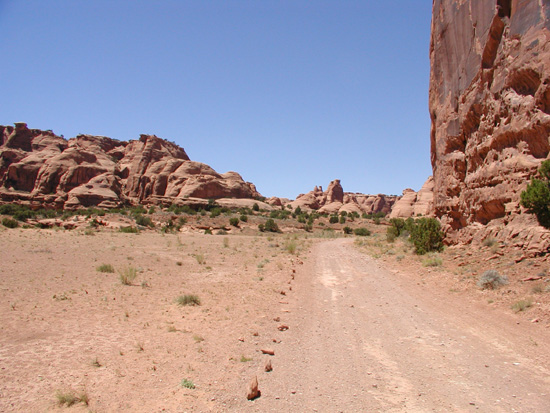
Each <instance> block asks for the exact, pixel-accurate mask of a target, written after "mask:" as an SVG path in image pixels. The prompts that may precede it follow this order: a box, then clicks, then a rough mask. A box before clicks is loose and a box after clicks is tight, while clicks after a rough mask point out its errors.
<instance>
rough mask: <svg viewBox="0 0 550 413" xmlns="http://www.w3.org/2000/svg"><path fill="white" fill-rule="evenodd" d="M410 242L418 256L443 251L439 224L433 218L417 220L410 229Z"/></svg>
mask: <svg viewBox="0 0 550 413" xmlns="http://www.w3.org/2000/svg"><path fill="white" fill-rule="evenodd" d="M410 240H411V242H412V243H413V245H414V247H415V252H416V253H417V254H419V255H423V254H426V253H428V252H432V251H441V250H443V233H442V232H441V224H440V223H439V221H438V220H437V219H435V218H419V219H417V220H415V222H414V226H412V227H411V236H410Z"/></svg>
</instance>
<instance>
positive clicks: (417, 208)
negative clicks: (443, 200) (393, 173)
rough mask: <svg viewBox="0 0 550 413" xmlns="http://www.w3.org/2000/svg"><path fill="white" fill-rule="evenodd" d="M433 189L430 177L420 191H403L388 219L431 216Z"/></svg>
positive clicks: (432, 181)
mask: <svg viewBox="0 0 550 413" xmlns="http://www.w3.org/2000/svg"><path fill="white" fill-rule="evenodd" d="M433 188H434V180H433V178H432V177H431V176H430V177H429V178H428V179H427V180H426V182H424V185H422V188H420V191H418V192H415V191H413V190H412V189H405V190H404V191H403V196H402V197H401V198H400V199H399V200H398V201H397V202H396V203H395V205H394V206H393V208H392V210H391V214H390V218H411V217H419V216H433Z"/></svg>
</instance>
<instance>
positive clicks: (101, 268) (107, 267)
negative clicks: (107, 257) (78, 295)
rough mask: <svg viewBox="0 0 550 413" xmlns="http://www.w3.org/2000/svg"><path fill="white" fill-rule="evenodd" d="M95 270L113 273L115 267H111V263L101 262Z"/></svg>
mask: <svg viewBox="0 0 550 413" xmlns="http://www.w3.org/2000/svg"><path fill="white" fill-rule="evenodd" d="M96 270H97V272H106V273H113V272H115V267H113V266H112V265H111V264H101V265H100V266H99V267H97V268H96Z"/></svg>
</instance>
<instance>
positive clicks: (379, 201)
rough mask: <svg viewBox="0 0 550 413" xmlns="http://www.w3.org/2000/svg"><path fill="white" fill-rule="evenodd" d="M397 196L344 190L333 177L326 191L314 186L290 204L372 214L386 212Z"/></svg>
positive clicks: (335, 211)
mask: <svg viewBox="0 0 550 413" xmlns="http://www.w3.org/2000/svg"><path fill="white" fill-rule="evenodd" d="M398 198H399V197H397V196H394V195H381V194H380V195H364V194H357V193H352V192H344V190H343V188H342V185H341V184H340V180H339V179H335V180H334V181H332V182H331V183H330V184H329V186H328V188H327V190H326V191H323V188H322V187H320V186H316V187H315V188H314V189H313V191H311V192H308V193H307V194H300V195H298V196H297V197H296V200H294V201H292V202H290V205H291V206H292V208H293V209H296V208H297V207H300V208H301V209H310V210H316V211H319V212H326V213H329V214H332V213H339V212H342V211H346V212H353V211H355V212H357V213H359V214H362V213H367V214H374V213H376V212H383V213H385V214H388V213H389V212H390V211H391V209H392V206H393V204H394V203H395V201H396V200H397V199H398ZM272 204H273V203H272Z"/></svg>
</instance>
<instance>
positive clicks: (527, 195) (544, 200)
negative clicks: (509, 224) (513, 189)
mask: <svg viewBox="0 0 550 413" xmlns="http://www.w3.org/2000/svg"><path fill="white" fill-rule="evenodd" d="M539 173H540V174H541V176H542V178H543V179H542V180H540V179H532V180H531V182H530V183H529V185H527V188H526V189H525V191H523V192H522V193H521V195H520V196H521V201H520V204H521V205H522V206H524V207H525V208H527V211H528V212H530V213H531V214H535V215H536V216H537V220H538V221H539V224H540V225H542V226H543V227H545V228H550V160H546V161H544V162H542V163H541V164H540V168H539Z"/></svg>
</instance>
